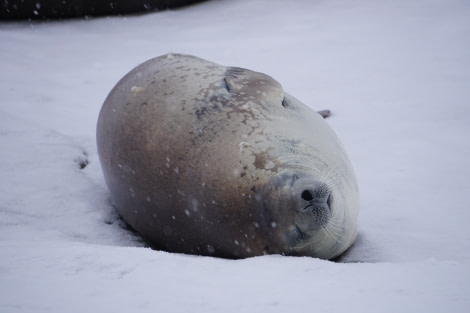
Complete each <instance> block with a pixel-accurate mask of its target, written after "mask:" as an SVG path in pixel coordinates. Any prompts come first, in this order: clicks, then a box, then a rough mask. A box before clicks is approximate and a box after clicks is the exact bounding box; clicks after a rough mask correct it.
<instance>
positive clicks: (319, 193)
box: [298, 182, 332, 228]
mask: <svg viewBox="0 0 470 313" xmlns="http://www.w3.org/2000/svg"><path fill="white" fill-rule="evenodd" d="M298 197H299V200H298V201H299V202H298V203H299V206H298V209H299V210H300V212H301V214H302V215H305V218H307V219H308V220H310V221H311V222H312V221H313V225H312V226H313V228H317V227H322V226H325V225H326V224H327V223H328V220H329V218H330V216H331V204H332V196H331V190H330V188H329V187H328V186H327V185H326V184H323V183H319V182H310V183H309V184H308V185H307V186H305V185H304V186H302V188H300V190H299V195H298Z"/></svg>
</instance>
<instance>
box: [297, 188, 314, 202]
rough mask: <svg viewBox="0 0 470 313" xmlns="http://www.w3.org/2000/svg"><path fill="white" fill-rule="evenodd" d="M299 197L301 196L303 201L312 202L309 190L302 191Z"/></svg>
mask: <svg viewBox="0 0 470 313" xmlns="http://www.w3.org/2000/svg"><path fill="white" fill-rule="evenodd" d="M300 196H301V197H302V199H304V200H305V201H312V200H313V196H312V193H311V192H310V191H309V190H304V191H302V194H301V195H300Z"/></svg>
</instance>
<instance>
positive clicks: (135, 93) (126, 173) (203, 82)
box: [97, 54, 359, 259]
mask: <svg viewBox="0 0 470 313" xmlns="http://www.w3.org/2000/svg"><path fill="white" fill-rule="evenodd" d="M97 144H98V152H99V156H100V160H101V164H102V168H103V173H104V177H105V180H106V184H107V186H108V188H109V190H110V193H111V198H112V201H113V203H114V205H115V207H116V209H117V210H118V212H119V213H120V214H121V215H122V217H123V218H124V220H125V221H126V222H127V223H129V224H130V225H131V226H132V227H133V228H134V229H135V230H137V231H138V232H139V233H140V234H141V235H142V236H143V237H144V238H145V239H147V240H148V241H149V242H150V243H151V244H152V245H153V246H154V247H156V248H160V249H165V250H167V251H174V252H182V253H191V254H201V255H214V256H220V257H229V258H242V257H249V256H255V255H263V254H273V253H276V254H285V255H309V256H315V257H321V258H325V259H329V258H334V257H336V256H338V255H339V254H341V253H342V252H344V251H345V250H346V249H347V248H348V247H349V246H350V245H351V244H352V242H353V241H354V239H355V236H356V227H357V226H356V223H357V215H358V211H359V198H358V191H357V185H356V180H355V177H354V173H353V171H352V168H351V165H350V162H349V160H348V158H347V156H346V154H345V152H344V150H343V148H342V145H341V143H340V142H339V140H338V139H337V137H336V136H335V134H334V133H333V131H332V130H331V129H330V127H329V126H328V125H327V124H326V123H325V122H324V121H323V119H322V118H321V117H320V116H319V115H318V114H317V113H315V112H314V111H312V110H311V109H309V108H308V107H306V106H305V105H304V104H302V103H300V102H299V101H298V100H296V99H295V98H293V97H292V96H290V95H288V94H286V93H284V91H283V90H282V87H281V85H280V84H279V83H278V82H277V81H275V80H274V79H272V78H271V77H269V76H267V75H265V74H262V73H257V72H253V71H249V70H246V69H241V68H233V67H228V68H227V67H223V66H220V65H217V64H214V63H211V62H208V61H205V60H202V59H199V58H196V57H192V56H187V55H179V54H172V55H165V56H161V57H158V58H154V59H151V60H149V61H147V62H145V63H143V64H141V65H139V66H138V67H136V68H135V69H133V70H132V71H131V72H129V73H128V74H127V75H126V76H124V77H123V78H122V79H121V80H120V81H119V82H118V83H117V85H116V86H115V87H114V88H113V90H112V91H111V92H110V94H109V95H108V97H107V99H106V101H105V102H104V104H103V107H102V109H101V112H100V116H99V119H98V127H97Z"/></svg>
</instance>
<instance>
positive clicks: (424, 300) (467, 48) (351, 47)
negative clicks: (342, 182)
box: [0, 0, 470, 313]
mask: <svg viewBox="0 0 470 313" xmlns="http://www.w3.org/2000/svg"><path fill="white" fill-rule="evenodd" d="M167 52H181V53H188V54H194V55H197V56H199V57H202V58H205V59H208V60H211V61H214V62H217V63H220V64H224V65H233V66H240V67H246V68H250V69H253V70H257V71H261V72H265V73H267V74H269V75H271V76H273V77H274V78H276V79H277V80H278V81H280V82H281V83H282V84H283V86H284V89H285V90H286V91H288V92H289V93H291V94H293V95H294V96H296V97H297V98H299V99H301V100H302V101H303V102H304V103H306V104H308V105H310V106H311V107H312V108H315V109H323V108H329V109H331V110H332V112H333V116H332V117H331V118H329V119H328V120H327V121H328V122H329V123H330V124H331V125H332V127H333V128H334V129H335V130H336V132H337V133H338V135H339V137H340V138H341V139H342V141H343V143H344V144H345V146H346V148H347V151H348V152H349V155H350V157H351V160H352V162H353V164H354V167H355V170H356V174H357V176H358V180H359V185H360V189H361V200H362V206H361V215H360V225H359V227H360V234H359V238H358V241H357V243H356V245H355V246H354V247H353V248H352V249H351V250H350V251H349V252H348V254H347V255H345V256H344V257H343V259H342V261H343V263H334V262H329V261H322V260H318V259H312V258H295V257H282V256H264V257H257V258H252V259H245V260H238V261H233V260H223V259H215V258H207V257H197V256H185V255H177V254H170V253H166V252H159V251H154V250H150V249H148V248H145V247H143V244H142V243H141V241H140V240H139V238H137V237H136V236H135V235H134V234H132V233H131V232H129V231H128V230H126V229H125V228H124V227H123V225H122V223H121V222H120V220H119V219H118V217H117V215H116V213H115V212H114V211H113V209H112V207H111V205H110V203H109V196H108V193H107V190H106V187H105V185H104V180H103V177H102V173H101V168H100V165H99V162H98V158H97V151H96V146H95V128H96V120H97V117H98V112H99V110H100V107H101V104H102V102H103V101H104V99H105V97H106V95H107V93H108V92H109V91H110V90H111V88H112V87H113V86H114V84H115V83H116V82H117V81H118V80H119V79H120V78H121V77H122V76H123V75H124V74H125V73H127V72H128V71H129V70H130V69H132V68H133V67H134V66H136V65H137V64H139V63H141V62H143V61H145V60H147V59H149V58H152V57H155V56H158V55H161V54H164V53H167ZM87 162H88V165H87V166H86V167H85V168H84V169H80V167H81V165H83V164H85V163H87ZM469 177H470V2H468V1H466V0H446V1H444V0H441V1H439V0H394V1H392V0H390V1H374V0H361V1H346V0H331V1H319V0H318V1H310V0H303V1H301V0H298V1H293V2H288V1H281V0H256V1H255V0H218V1H217V0H213V1H208V2H205V3H202V4H200V5H196V6H192V7H187V8H183V9H179V10H174V11H165V12H157V13H153V14H147V15H136V16H128V17H110V18H96V19H89V20H86V19H83V20H82V19H78V20H68V21H61V22H48V23H42V22H34V23H30V22H15V23H0V312H2V313H3V312H5V313H7V312H8V313H9V312H43V311H47V312H61V313H63V312H113V313H114V312H126V313H127V312H295V311H297V310H301V311H311V312H467V311H469V310H470V229H469V227H468V224H469V221H470V205H469V201H468V197H470V181H469Z"/></svg>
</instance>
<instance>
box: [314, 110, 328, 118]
mask: <svg viewBox="0 0 470 313" xmlns="http://www.w3.org/2000/svg"><path fill="white" fill-rule="evenodd" d="M317 113H318V114H320V115H321V117H323V118H327V117H330V115H331V111H330V110H320V111H317Z"/></svg>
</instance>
